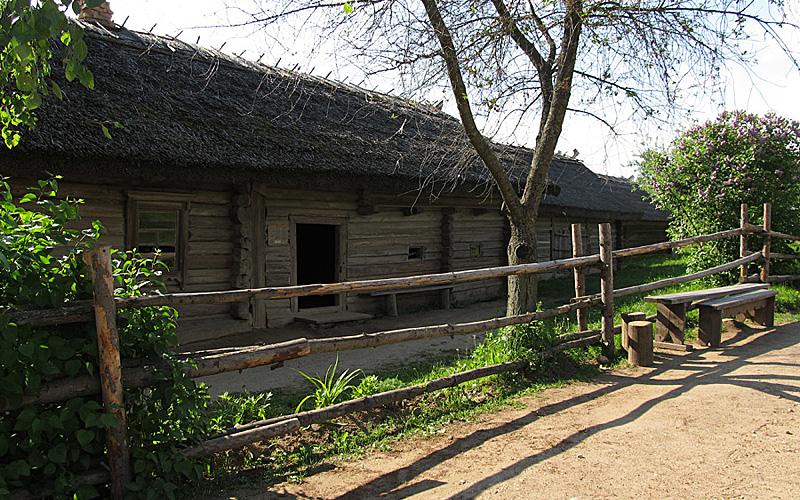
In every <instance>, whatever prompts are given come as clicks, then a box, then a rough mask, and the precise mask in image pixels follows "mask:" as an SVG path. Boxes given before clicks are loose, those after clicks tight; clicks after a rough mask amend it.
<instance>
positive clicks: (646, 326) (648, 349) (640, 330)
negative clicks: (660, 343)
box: [628, 321, 653, 366]
mask: <svg viewBox="0 0 800 500" xmlns="http://www.w3.org/2000/svg"><path fill="white" fill-rule="evenodd" d="M628 362H629V363H630V364H632V365H634V366H653V323H651V322H649V321H632V322H631V323H629V324H628Z"/></svg>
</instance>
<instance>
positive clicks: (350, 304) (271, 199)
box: [256, 186, 506, 326]
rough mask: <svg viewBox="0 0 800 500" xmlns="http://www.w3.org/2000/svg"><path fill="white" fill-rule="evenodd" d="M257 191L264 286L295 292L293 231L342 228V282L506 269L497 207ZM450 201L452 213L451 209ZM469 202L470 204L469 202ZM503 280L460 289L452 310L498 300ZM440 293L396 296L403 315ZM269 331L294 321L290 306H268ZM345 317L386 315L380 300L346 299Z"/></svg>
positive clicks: (375, 195)
mask: <svg viewBox="0 0 800 500" xmlns="http://www.w3.org/2000/svg"><path fill="white" fill-rule="evenodd" d="M256 190H257V191H258V192H259V193H260V194H262V195H263V196H264V198H265V200H266V202H265V203H266V225H267V229H266V232H267V238H266V239H267V245H266V259H265V260H266V261H265V265H266V286H286V285H290V284H292V281H293V276H292V273H291V270H292V266H293V259H294V255H293V252H294V249H293V246H292V243H291V241H290V240H291V238H292V233H293V226H294V224H296V223H298V222H299V223H309V224H313V223H321V224H327V223H334V224H342V227H343V228H344V230H346V238H344V239H343V240H344V242H345V243H344V248H343V249H341V251H343V252H344V263H345V270H344V279H345V280H347V281H353V280H364V279H375V278H387V277H400V276H412V275H422V274H430V273H437V272H442V271H443V270H445V271H447V270H463V269H473V268H480V267H489V266H498V265H505V263H506V254H505V252H506V249H505V246H506V244H505V237H504V234H503V226H504V217H503V216H502V214H501V213H500V211H499V210H497V207H487V208H474V207H472V206H469V205H468V206H464V205H465V200H464V198H455V197H453V200H443V199H440V200H438V201H437V202H436V204H435V206H432V205H431V204H429V203H427V201H425V200H423V201H416V202H415V201H414V198H403V197H397V196H394V195H391V194H387V193H374V192H370V191H369V190H361V191H355V190H354V191H338V192H334V191H298V190H291V189H283V188H273V187H268V186H257V187H256ZM449 201H452V202H453V203H452V205H450V204H449ZM468 201H470V200H468ZM409 248H421V249H422V258H416V259H415V258H409ZM504 291H505V279H494V280H487V281H482V282H475V283H464V284H461V285H457V286H456V287H455V289H454V293H453V295H452V299H451V300H452V301H454V302H475V301H480V300H490V299H494V298H497V297H500V296H502V294H503V293H504ZM439 300H440V292H438V291H431V292H420V293H412V294H400V295H398V296H397V303H398V309H399V310H400V312H403V311H404V310H405V311H410V310H414V309H415V308H422V307H430V306H431V305H435V304H437V303H438V302H439ZM266 307H267V323H268V325H269V326H281V325H286V324H288V323H290V322H291V321H293V320H294V316H295V312H293V311H292V307H291V301H290V300H288V299H286V300H270V301H268V302H267V306H266ZM346 307H347V310H349V311H353V312H360V313H367V314H383V313H384V308H385V305H384V300H383V298H381V297H371V296H369V294H368V293H366V294H363V293H362V294H359V293H350V294H348V295H347V299H346Z"/></svg>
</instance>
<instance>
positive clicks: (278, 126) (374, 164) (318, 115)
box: [0, 23, 600, 206]
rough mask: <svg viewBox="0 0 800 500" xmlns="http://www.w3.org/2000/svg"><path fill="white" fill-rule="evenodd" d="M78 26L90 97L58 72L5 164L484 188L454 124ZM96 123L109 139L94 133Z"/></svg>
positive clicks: (124, 33) (575, 168) (129, 173)
mask: <svg viewBox="0 0 800 500" xmlns="http://www.w3.org/2000/svg"><path fill="white" fill-rule="evenodd" d="M83 26H84V27H85V30H86V37H87V43H88V45H89V56H88V57H87V59H86V63H85V64H86V66H87V67H88V68H89V69H90V70H91V71H92V73H93V74H94V78H95V82H96V87H95V89H94V90H92V91H90V90H87V89H85V88H83V87H82V86H81V85H80V84H79V83H77V82H72V83H69V84H68V83H66V82H63V81H61V80H60V79H61V78H63V72H61V71H59V70H54V72H53V73H54V78H55V79H56V80H57V81H59V84H60V86H61V88H62V90H63V93H64V100H63V101H59V100H57V99H55V98H53V97H52V96H51V97H49V98H47V99H45V103H44V104H43V105H42V107H41V108H40V109H39V110H38V117H39V121H38V124H37V127H36V129H35V130H34V131H32V132H27V133H25V135H24V136H23V140H22V143H21V144H20V145H19V146H18V147H17V148H15V149H14V150H13V151H12V152H10V153H9V152H2V153H0V158H3V157H7V158H15V157H16V158H18V159H19V160H20V162H19V163H17V164H18V165H19V166H20V167H22V165H23V163H22V161H24V167H23V168H30V167H31V166H35V167H38V168H40V169H44V170H49V171H55V172H59V173H64V174H67V175H69V174H78V175H81V176H82V177H83V178H87V179H88V178H92V177H94V178H100V179H102V178H105V177H112V176H122V177H125V178H133V179H139V180H142V179H145V180H146V179H151V178H158V179H171V180H173V181H174V180H177V181H181V180H193V181H196V180H198V179H203V180H204V181H208V182H224V183H237V182H243V181H248V180H260V181H264V182H268V183H273V184H276V185H286V186H303V187H370V188H391V189H398V188H400V189H416V188H419V187H420V186H422V187H424V188H425V189H426V190H428V191H430V192H432V193H440V192H446V191H454V190H455V191H472V192H475V191H476V189H477V190H478V191H479V192H481V193H486V192H488V191H489V190H490V189H491V187H490V186H492V183H491V180H490V178H489V175H488V173H487V172H486V169H485V168H483V166H482V165H481V164H480V162H479V161H478V159H477V157H476V155H475V153H474V151H473V149H472V148H471V147H470V146H469V144H468V142H467V141H466V138H465V136H464V133H463V130H462V128H461V125H460V123H459V122H458V120H456V119H455V118H453V117H452V116H450V115H447V114H445V113H442V112H441V111H438V110H436V109H434V108H432V107H430V106H426V105H423V104H418V103H412V102H408V101H405V100H403V99H399V98H396V97H392V96H389V95H385V94H381V93H378V92H372V91H367V90H364V89H361V88H358V87H355V86H352V85H348V84H342V83H337V82H333V81H330V80H326V79H322V78H318V77H314V76H308V75H302V74H298V73H294V72H291V71H286V70H281V69H276V68H272V67H269V66H266V65H262V64H257V63H253V62H249V61H246V60H243V59H240V58H236V57H233V56H227V55H224V54H222V53H220V52H217V51H210V50H207V49H204V48H202V47H199V46H196V45H193V44H188V43H185V42H182V41H180V40H177V39H171V38H165V37H160V36H156V35H152V34H146V33H138V32H133V31H130V30H127V29H114V30H111V31H109V30H106V29H105V28H102V27H98V26H96V25H93V24H89V23H83ZM112 122H119V123H120V124H121V125H122V127H121V128H113V127H112V126H111V125H110V124H111V123H112ZM101 123H106V124H107V125H108V126H109V129H110V130H111V134H112V139H106V138H105V137H104V136H103V135H102V132H101V126H100V124H101ZM497 149H498V151H499V152H500V153H501V158H502V161H503V163H504V165H505V167H506V169H507V171H508V172H509V173H510V174H511V177H512V178H513V179H515V180H516V181H517V182H520V183H521V182H523V181H524V175H525V172H526V167H527V165H528V164H529V162H530V157H531V152H530V150H527V149H524V148H515V147H504V146H500V145H498V146H497ZM3 163H6V164H10V163H12V162H5V161H4V162H3ZM14 163H16V162H14ZM4 168H5V167H4ZM553 171H554V172H553V174H551V176H550V178H551V179H552V180H555V181H556V182H558V184H560V186H559V187H560V188H561V191H562V193H565V188H566V185H564V184H562V182H561V181H563V180H566V179H577V178H578V176H577V175H575V172H580V173H581V175H584V173H585V172H588V173H589V174H591V172H590V171H588V169H586V168H585V167H584V166H583V165H582V164H581V163H580V162H577V161H573V160H569V159H566V158H564V159H556V160H555V161H554V163H553ZM584 171H585V172H584ZM4 173H6V175H8V174H9V173H10V174H13V168H12V171H11V172H8V171H6V172H4ZM591 175H593V174H591ZM585 177H586V178H587V179H588V177H589V176H585ZM581 182H583V177H581ZM569 192H570V190H569V189H567V190H566V193H569ZM582 194H583V193H582ZM598 194H600V193H593V194H591V196H590V197H597V195H598ZM561 199H562V198H561V197H560V196H559V197H558V199H557V200H556V202H557V203H558V202H560V201H561ZM551 201H552V200H551V199H550V198H548V200H547V202H548V203H550V202H551ZM575 201H577V202H583V201H585V199H583V196H577V197H576V200H575ZM581 206H582V205H581Z"/></svg>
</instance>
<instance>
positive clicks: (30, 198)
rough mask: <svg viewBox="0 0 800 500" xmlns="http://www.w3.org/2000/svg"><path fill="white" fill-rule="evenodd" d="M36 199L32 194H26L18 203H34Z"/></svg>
mask: <svg viewBox="0 0 800 500" xmlns="http://www.w3.org/2000/svg"><path fill="white" fill-rule="evenodd" d="M37 199H38V198H37V197H36V195H35V194H33V193H26V194H25V196H23V197H22V198H20V200H19V202H20V203H30V202H31V201H36V200H37Z"/></svg>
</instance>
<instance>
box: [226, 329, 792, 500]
mask: <svg viewBox="0 0 800 500" xmlns="http://www.w3.org/2000/svg"><path fill="white" fill-rule="evenodd" d="M728 329H729V331H730V332H729V333H728V337H729V338H728V340H726V341H725V342H724V343H723V346H722V347H721V348H720V349H717V350H709V349H700V350H697V351H695V352H693V353H688V354H682V355H674V354H660V355H658V356H657V360H656V365H655V367H654V368H648V369H644V368H643V369H639V370H635V371H612V372H608V373H606V374H604V375H603V376H601V377H599V378H598V379H597V380H596V381H594V382H593V383H576V384H571V385H569V386H566V387H563V388H557V389H550V390H547V391H545V392H544V393H542V394H541V395H540V396H539V397H530V398H526V399H524V400H523V403H524V408H523V409H507V410H503V411H499V412H496V413H492V414H489V415H485V416H484V417H483V418H481V419H480V421H479V422H472V423H467V424H464V423H459V424H456V425H453V426H450V427H449V428H448V429H447V431H446V433H445V434H443V435H442V436H440V437H436V438H430V439H415V440H408V441H401V442H399V443H397V444H396V446H395V450H394V451H392V452H385V453H376V454H373V455H370V456H368V457H366V458H364V459H363V460H358V461H348V462H343V463H337V464H335V467H334V468H333V470H330V471H328V472H323V473H319V474H316V475H313V476H310V477H308V478H306V480H305V482H303V483H302V484H280V485H275V486H262V487H251V488H248V489H244V490H240V491H236V492H231V493H230V495H228V496H225V497H222V498H236V499H240V500H245V499H247V500H256V499H258V500H265V499H276V498H286V499H293V498H294V499H378V498H382V499H405V498H415V499H437V500H438V499H445V498H446V499H470V498H501V499H506V498H508V499H516V498H526V499H527V498H530V499H533V498H547V499H601V498H602V499H606V498H645V499H650V498H652V499H704V500H705V499H733V498H736V499H739V498H741V499H756V498H757V499H771V498H776V499H793V498H800V480H799V479H798V478H800V324H798V323H794V324H790V325H784V326H781V327H778V328H776V329H774V330H751V329H749V328H744V329H743V330H741V331H738V330H735V327H734V329H732V328H731V327H730V326H729V327H728ZM731 330H732V331H731Z"/></svg>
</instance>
